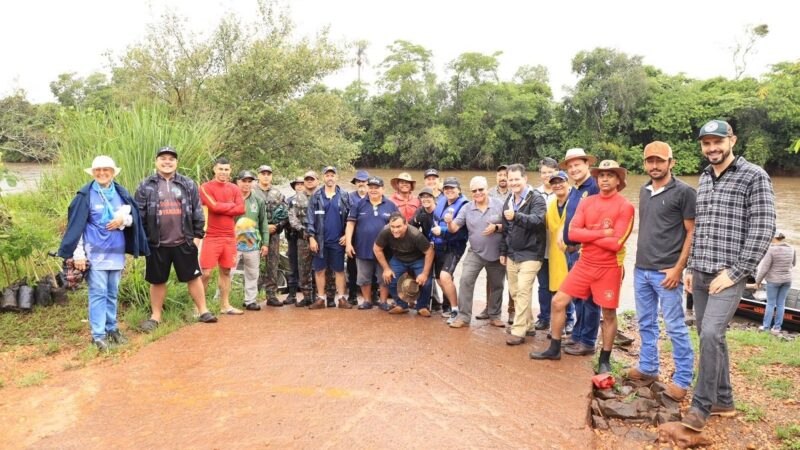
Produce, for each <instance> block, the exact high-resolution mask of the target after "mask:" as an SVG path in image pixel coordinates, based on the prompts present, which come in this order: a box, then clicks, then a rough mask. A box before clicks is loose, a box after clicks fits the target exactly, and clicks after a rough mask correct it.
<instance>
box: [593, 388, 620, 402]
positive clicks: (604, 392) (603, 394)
mask: <svg viewBox="0 0 800 450" xmlns="http://www.w3.org/2000/svg"><path fill="white" fill-rule="evenodd" d="M594 396H595V397H596V398H599V399H600V400H612V399H615V398H617V394H615V393H614V390H613V389H596V390H595V391H594Z"/></svg>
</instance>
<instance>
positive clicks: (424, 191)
mask: <svg viewBox="0 0 800 450" xmlns="http://www.w3.org/2000/svg"><path fill="white" fill-rule="evenodd" d="M423 195H430V196H431V197H433V189H431V188H429V187H425V188H422V190H421V191H419V194H417V197H422V196H423Z"/></svg>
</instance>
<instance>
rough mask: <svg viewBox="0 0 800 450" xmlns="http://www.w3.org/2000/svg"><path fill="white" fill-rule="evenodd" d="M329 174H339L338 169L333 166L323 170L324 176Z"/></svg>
mask: <svg viewBox="0 0 800 450" xmlns="http://www.w3.org/2000/svg"><path fill="white" fill-rule="evenodd" d="M328 172H333V173H338V172H336V167H333V166H325V167H323V168H322V174H323V175H324V174H326V173H328Z"/></svg>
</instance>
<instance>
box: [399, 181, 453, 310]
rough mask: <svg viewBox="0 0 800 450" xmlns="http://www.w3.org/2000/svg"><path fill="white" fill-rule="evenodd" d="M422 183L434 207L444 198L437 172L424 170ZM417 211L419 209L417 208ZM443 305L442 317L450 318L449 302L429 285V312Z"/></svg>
mask: <svg viewBox="0 0 800 450" xmlns="http://www.w3.org/2000/svg"><path fill="white" fill-rule="evenodd" d="M423 181H424V183H425V187H426V188H428V189H429V190H430V191H431V195H432V196H433V197H432V198H433V205H434V207H435V206H436V202H437V201H438V200H439V198H441V197H442V196H444V193H443V192H442V190H441V185H440V176H439V171H438V170H436V169H433V168H431V169H428V170H426V171H425V173H424V180H423ZM418 197H419V199H420V202H422V199H423V197H422V195H419V196H418ZM421 207H422V208H424V205H423V206H421ZM417 211H419V208H417ZM416 217H417V215H416V212H415V213H414V217H412V218H411V219H410V220H409V224H411V223H412V222H414V219H415V218H416ZM412 226H415V227H417V228H419V225H412ZM428 231H430V229H428ZM424 234H425V236H427V237H429V238H430V234H429V233H427V232H426V233H424ZM443 303H446V305H444V309H446V310H447V311H446V312H445V313H444V314H443V315H446V317H450V302H449V301H448V302H442V299H441V298H440V296H439V290H438V289H437V288H436V284H435V283H431V311H442V306H443Z"/></svg>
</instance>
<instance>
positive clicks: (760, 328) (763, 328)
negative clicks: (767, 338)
mask: <svg viewBox="0 0 800 450" xmlns="http://www.w3.org/2000/svg"><path fill="white" fill-rule="evenodd" d="M767 330H768V328H767V327H765V326H764V325H761V326H760V327H758V331H767Z"/></svg>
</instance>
